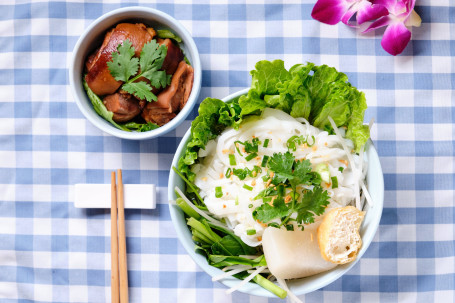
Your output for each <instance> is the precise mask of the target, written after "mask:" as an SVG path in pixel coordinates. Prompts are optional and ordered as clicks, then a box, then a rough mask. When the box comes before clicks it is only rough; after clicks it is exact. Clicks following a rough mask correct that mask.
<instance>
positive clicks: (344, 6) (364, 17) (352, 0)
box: [311, 0, 389, 26]
mask: <svg viewBox="0 0 455 303" xmlns="http://www.w3.org/2000/svg"><path fill="white" fill-rule="evenodd" d="M355 13H357V23H358V24H362V23H364V22H366V21H370V20H374V19H377V18H380V17H383V16H386V15H388V14H389V12H388V10H387V8H385V7H384V6H383V5H377V4H373V3H372V2H370V1H367V0H318V2H317V3H316V5H315V6H314V8H313V11H312V12H311V16H312V17H313V18H314V19H316V20H318V21H320V22H322V23H326V24H330V25H334V24H337V23H338V22H340V21H341V22H343V23H344V24H346V25H349V26H351V25H350V24H349V20H350V19H351V18H352V16H354V14H355Z"/></svg>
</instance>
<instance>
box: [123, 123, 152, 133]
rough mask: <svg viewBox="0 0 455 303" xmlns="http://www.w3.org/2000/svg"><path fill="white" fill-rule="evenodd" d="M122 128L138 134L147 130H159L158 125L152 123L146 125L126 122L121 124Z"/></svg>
mask: <svg viewBox="0 0 455 303" xmlns="http://www.w3.org/2000/svg"><path fill="white" fill-rule="evenodd" d="M123 126H124V127H126V128H128V129H131V130H135V131H138V132H147V131H149V130H154V129H157V128H159V125H157V124H155V123H152V122H148V123H136V122H128V123H125V124H123Z"/></svg>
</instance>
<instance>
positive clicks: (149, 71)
mask: <svg viewBox="0 0 455 303" xmlns="http://www.w3.org/2000/svg"><path fill="white" fill-rule="evenodd" d="M134 52H135V50H134V47H133V46H132V44H131V42H130V41H129V40H128V39H126V40H125V41H123V43H122V44H119V46H118V47H117V51H114V52H112V61H110V62H108V63H107V65H108V68H109V71H110V73H111V75H112V76H113V77H114V78H115V80H117V81H123V82H125V83H124V84H123V86H122V89H123V90H125V91H127V92H129V93H130V94H132V95H134V96H136V97H137V98H139V99H141V100H144V99H145V100H147V101H148V102H151V101H156V100H157V96H156V95H155V94H154V93H152V89H153V87H156V88H161V87H166V86H167V85H168V84H169V83H170V79H171V78H170V76H169V75H167V74H166V72H165V71H163V70H160V69H161V67H162V65H163V62H164V59H165V58H166V55H167V47H166V46H165V45H159V44H158V43H157V42H156V40H151V41H149V42H147V43H146V44H144V46H143V47H142V51H141V55H140V58H139V59H138V58H135V57H133V56H134ZM139 66H140V72H139V73H138V69H139ZM136 74H137V75H136ZM142 77H144V78H146V79H147V80H149V81H150V84H149V83H147V82H145V81H137V80H138V79H140V78H142ZM136 81H137V82H136Z"/></svg>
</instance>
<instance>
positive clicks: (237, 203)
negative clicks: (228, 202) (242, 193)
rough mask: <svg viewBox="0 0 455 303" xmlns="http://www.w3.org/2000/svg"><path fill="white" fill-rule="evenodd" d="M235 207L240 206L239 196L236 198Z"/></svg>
mask: <svg viewBox="0 0 455 303" xmlns="http://www.w3.org/2000/svg"><path fill="white" fill-rule="evenodd" d="M235 205H239V197H238V196H237V197H236V198H235Z"/></svg>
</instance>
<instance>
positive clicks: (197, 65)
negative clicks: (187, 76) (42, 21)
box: [69, 6, 202, 140]
mask: <svg viewBox="0 0 455 303" xmlns="http://www.w3.org/2000/svg"><path fill="white" fill-rule="evenodd" d="M135 12H142V13H143V12H145V13H148V14H150V15H151V16H153V15H155V16H158V17H160V18H163V19H166V20H167V21H168V22H169V23H172V24H173V25H174V26H175V27H176V28H178V30H179V31H180V32H181V38H182V40H183V41H184V43H185V45H188V50H189V51H190V53H191V56H192V62H191V65H192V67H193V69H194V79H193V88H192V91H191V94H190V97H189V98H188V101H187V103H186V105H185V106H184V107H183V109H182V110H181V111H180V112H179V113H178V114H177V116H176V117H175V118H174V119H172V120H171V121H170V122H169V123H167V124H165V125H163V126H161V127H160V128H157V129H154V130H151V131H147V132H134V131H132V132H127V131H124V130H121V129H118V128H116V127H115V126H113V125H111V124H110V123H109V124H108V123H104V122H103V121H101V120H100V119H102V120H104V118H102V117H101V116H99V115H98V114H96V113H95V114H96V117H95V116H92V115H91V114H89V112H88V111H87V110H86V108H84V107H83V106H82V104H81V100H79V97H78V92H77V89H78V88H76V84H78V83H79V82H81V81H80V80H79V81H77V80H76V79H75V75H74V67H75V66H76V62H77V59H78V58H77V53H78V51H79V48H80V46H81V44H82V42H83V41H84V39H85V38H86V36H87V35H88V34H89V33H90V32H91V31H92V30H93V29H94V28H95V27H97V26H98V25H99V24H100V23H102V22H105V21H104V20H106V19H110V18H113V17H115V16H117V15H121V14H127V13H135ZM134 18H135V17H134V16H131V17H126V16H125V18H124V19H134ZM115 23H118V22H114V23H113V24H112V25H114V24H115ZM171 30H175V29H174V28H171ZM80 76H81V77H82V75H80ZM201 83H202V68H201V61H200V57H199V51H198V49H197V47H196V43H195V42H194V40H193V38H192V36H191V34H190V33H189V32H188V30H187V29H186V28H185V27H184V26H183V25H182V24H181V23H180V22H179V21H178V20H177V19H175V18H174V17H172V16H170V15H168V14H166V13H164V12H162V11H160V10H157V9H153V8H149V7H143V6H128V7H123V8H118V9H115V10H112V11H110V12H108V13H106V14H103V15H101V16H100V17H98V18H97V19H96V20H95V21H93V22H92V23H91V24H90V25H89V26H88V27H87V28H86V29H85V31H84V32H83V33H82V35H81V36H80V37H79V39H78V40H77V42H76V44H75V46H74V48H73V53H72V57H71V60H70V65H69V84H70V87H71V93H72V95H73V97H74V100H75V102H76V104H77V106H78V108H79V110H80V111H81V112H82V114H83V115H84V117H85V118H86V119H87V120H89V121H90V122H91V123H92V124H93V125H94V126H95V127H97V128H99V129H100V130H102V131H104V132H105V133H108V134H110V135H113V136H115V137H118V138H122V139H130V140H143V139H152V138H155V137H158V136H161V135H164V134H166V133H167V132H169V131H171V130H173V129H174V128H176V127H177V126H178V125H179V124H180V123H182V122H183V121H184V120H185V119H186V117H187V116H188V115H189V114H190V112H191V111H192V109H193V107H194V105H195V104H196V103H197V99H198V97H199V93H200V90H201ZM81 87H82V82H81ZM84 93H85V90H84ZM86 98H87V100H88V102H89V103H90V104H91V102H90V100H89V99H88V97H87V96H86ZM93 112H94V109H93Z"/></svg>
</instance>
